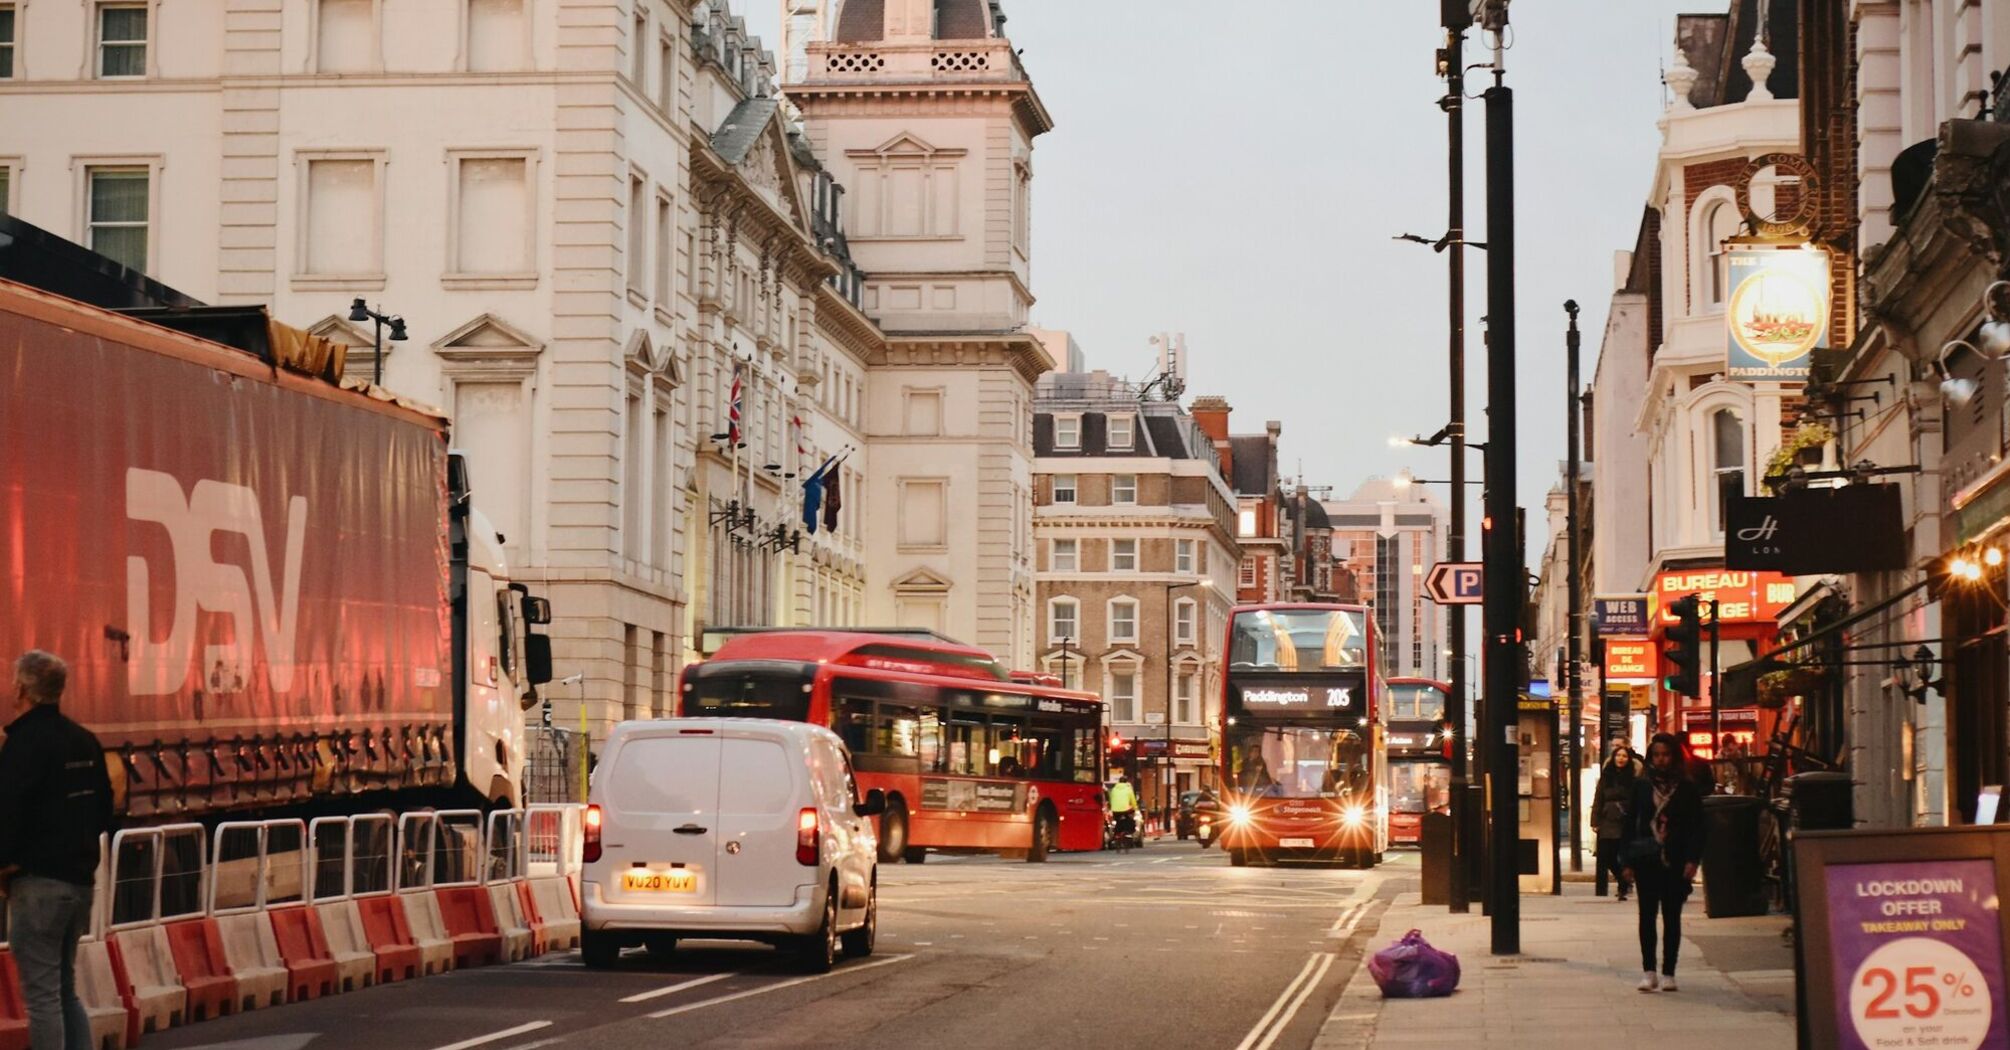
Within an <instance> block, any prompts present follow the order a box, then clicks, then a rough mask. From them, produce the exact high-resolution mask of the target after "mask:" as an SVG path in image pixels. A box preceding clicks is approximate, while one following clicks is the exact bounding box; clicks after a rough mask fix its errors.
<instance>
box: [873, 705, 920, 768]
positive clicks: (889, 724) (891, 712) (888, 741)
mask: <svg viewBox="0 0 2010 1050" xmlns="http://www.w3.org/2000/svg"><path fill="white" fill-rule="evenodd" d="M918 724H919V723H918V721H917V720H916V718H915V711H914V708H911V707H898V706H895V705H893V704H881V705H880V707H879V720H878V721H877V722H876V723H874V727H873V750H874V751H876V752H878V753H879V754H882V755H899V756H901V757H903V758H912V757H914V756H915V755H916V754H917V753H918V744H919V740H918V739H917V736H918V733H917V728H918Z"/></svg>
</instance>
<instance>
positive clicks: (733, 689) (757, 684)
mask: <svg viewBox="0 0 2010 1050" xmlns="http://www.w3.org/2000/svg"><path fill="white" fill-rule="evenodd" d="M684 714H685V715H686V716H697V717H707V716H709V717H715V718H779V719H782V720H784V721H790V722H802V721H806V720H808V718H809V716H810V683H809V681H808V680H807V679H805V678H801V677H798V676H795V675H777V674H744V673H742V674H721V675H701V676H698V677H697V680H696V681H693V682H692V683H691V689H690V691H689V692H687V693H685V694H684Z"/></svg>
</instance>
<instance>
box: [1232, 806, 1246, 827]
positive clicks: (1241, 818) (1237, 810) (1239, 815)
mask: <svg viewBox="0 0 2010 1050" xmlns="http://www.w3.org/2000/svg"><path fill="white" fill-rule="evenodd" d="M1228 822H1229V823H1231V824H1247V823H1249V807H1248V806H1245V805H1242V804H1241V803H1237V804H1235V805H1233V806H1230V807H1228Z"/></svg>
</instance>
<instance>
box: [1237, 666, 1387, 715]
mask: <svg viewBox="0 0 2010 1050" xmlns="http://www.w3.org/2000/svg"><path fill="white" fill-rule="evenodd" d="M1297 677H1309V676H1298V675H1278V676H1274V677H1272V676H1265V678H1264V680H1262V681H1259V682H1250V681H1242V682H1238V683H1236V686H1235V689H1234V692H1235V693H1236V695H1237V697H1238V698H1239V699H1240V701H1241V705H1242V708H1243V710H1245V711H1248V712H1250V713H1251V714H1255V715H1273V716H1274V715H1359V714H1362V713H1364V712H1365V711H1366V710H1367V706H1368V704H1367V695H1366V690H1365V689H1363V687H1362V678H1361V676H1360V675H1340V676H1332V675H1320V676H1319V680H1318V681H1315V682H1300V681H1292V680H1290V679H1292V678H1297Z"/></svg>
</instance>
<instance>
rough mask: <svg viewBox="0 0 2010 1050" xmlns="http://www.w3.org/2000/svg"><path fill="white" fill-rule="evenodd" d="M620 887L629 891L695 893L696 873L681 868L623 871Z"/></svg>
mask: <svg viewBox="0 0 2010 1050" xmlns="http://www.w3.org/2000/svg"><path fill="white" fill-rule="evenodd" d="M621 888H622V890H623V891H625V892H630V893H696V892H698V873H697V872H695V871H689V870H686V869H682V868H673V869H671V870H670V871H645V870H637V871H624V872H622V873H621Z"/></svg>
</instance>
